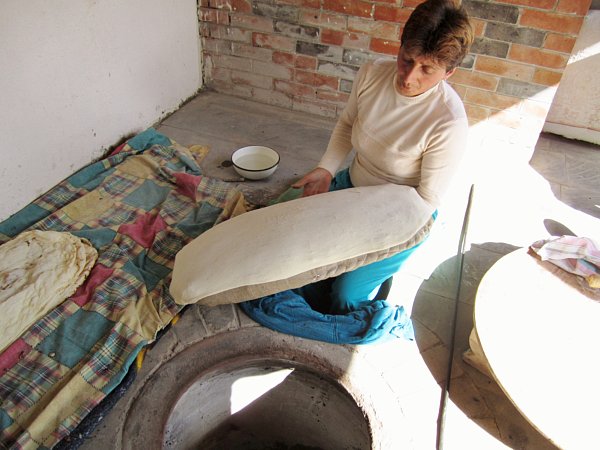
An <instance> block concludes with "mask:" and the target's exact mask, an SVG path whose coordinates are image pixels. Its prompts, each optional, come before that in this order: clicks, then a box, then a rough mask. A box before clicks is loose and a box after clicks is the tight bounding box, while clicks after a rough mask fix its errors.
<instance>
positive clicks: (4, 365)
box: [0, 339, 31, 374]
mask: <svg viewBox="0 0 600 450" xmlns="http://www.w3.org/2000/svg"><path fill="white" fill-rule="evenodd" d="M29 350H31V346H29V345H28V344H27V343H26V342H25V341H24V340H23V339H17V340H16V341H15V342H13V343H12V344H10V345H9V346H8V347H6V350H4V351H3V352H2V354H1V355H0V374H4V373H6V372H7V371H9V370H10V369H11V368H12V367H13V366H14V365H15V364H16V363H18V362H19V360H20V359H21V358H22V357H23V356H25V354H27V353H28V352H29Z"/></svg>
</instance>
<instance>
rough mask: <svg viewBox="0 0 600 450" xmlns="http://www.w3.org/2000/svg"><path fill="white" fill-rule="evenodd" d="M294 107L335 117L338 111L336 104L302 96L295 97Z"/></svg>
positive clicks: (298, 109) (297, 109)
mask: <svg viewBox="0 0 600 450" xmlns="http://www.w3.org/2000/svg"><path fill="white" fill-rule="evenodd" d="M292 109H294V110H296V111H303V112H306V113H310V114H316V115H319V116H325V117H335V116H336V113H337V108H336V107H335V105H331V104H327V103H325V102H318V101H313V100H310V99H308V100H306V99H302V98H296V99H294V104H293V105H292Z"/></svg>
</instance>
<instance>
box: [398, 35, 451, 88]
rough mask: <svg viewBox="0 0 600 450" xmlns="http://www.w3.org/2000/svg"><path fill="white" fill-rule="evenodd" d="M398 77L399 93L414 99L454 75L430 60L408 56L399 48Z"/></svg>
mask: <svg viewBox="0 0 600 450" xmlns="http://www.w3.org/2000/svg"><path fill="white" fill-rule="evenodd" d="M396 64H397V66H398V77H397V79H396V84H397V86H398V90H399V92H400V93H401V94H402V95H404V96H406V97H414V96H416V95H419V94H422V93H423V92H425V91H427V90H429V89H431V88H432V87H433V86H435V85H436V84H438V83H439V82H440V81H442V80H445V79H446V78H448V77H449V76H450V75H452V74H453V73H454V70H455V69H452V70H450V71H447V70H446V67H444V66H440V65H438V64H437V63H436V62H435V61H434V60H432V59H431V58H426V57H423V56H418V55H415V56H413V55H410V54H409V53H408V52H406V51H405V50H404V48H403V47H400V50H399V51H398V59H397V62H396Z"/></svg>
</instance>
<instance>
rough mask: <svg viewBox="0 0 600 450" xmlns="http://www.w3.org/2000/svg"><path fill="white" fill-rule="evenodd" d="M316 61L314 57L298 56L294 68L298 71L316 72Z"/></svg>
mask: <svg viewBox="0 0 600 450" xmlns="http://www.w3.org/2000/svg"><path fill="white" fill-rule="evenodd" d="M317 63H318V60H317V58H315V57H314V56H306V55H298V56H296V62H295V63H294V66H295V67H296V68H298V69H307V70H316V68H317Z"/></svg>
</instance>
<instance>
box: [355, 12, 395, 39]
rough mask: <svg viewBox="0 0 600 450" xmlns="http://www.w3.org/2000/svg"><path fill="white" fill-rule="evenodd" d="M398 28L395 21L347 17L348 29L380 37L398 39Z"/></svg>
mask: <svg viewBox="0 0 600 450" xmlns="http://www.w3.org/2000/svg"><path fill="white" fill-rule="evenodd" d="M399 30H400V26H399V25H398V24H396V23H389V22H382V21H374V20H370V19H359V18H355V17H348V31H358V32H361V33H366V34H369V35H370V36H373V37H378V38H380V39H388V40H390V41H399V40H400V33H399Z"/></svg>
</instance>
